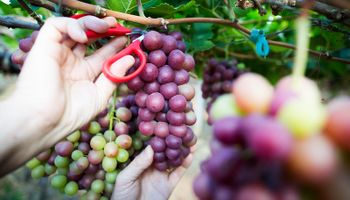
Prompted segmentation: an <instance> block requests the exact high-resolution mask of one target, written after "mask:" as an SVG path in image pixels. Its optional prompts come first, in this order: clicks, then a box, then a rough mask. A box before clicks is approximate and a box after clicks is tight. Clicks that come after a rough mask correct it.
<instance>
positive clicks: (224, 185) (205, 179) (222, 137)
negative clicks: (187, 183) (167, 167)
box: [193, 114, 300, 200]
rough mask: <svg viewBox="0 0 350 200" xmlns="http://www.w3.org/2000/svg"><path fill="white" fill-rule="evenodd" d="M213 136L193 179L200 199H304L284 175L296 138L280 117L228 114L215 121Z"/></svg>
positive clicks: (194, 187) (195, 190)
mask: <svg viewBox="0 0 350 200" xmlns="http://www.w3.org/2000/svg"><path fill="white" fill-rule="evenodd" d="M213 137H214V138H213V140H212V141H211V144H210V148H211V153H212V154H211V156H210V157H209V158H208V159H207V160H205V161H204V162H203V163H202V164H201V172H200V174H199V175H198V176H197V177H196V179H195V180H194V183H193V189H194V192H195V194H196V195H197V197H198V198H199V199H201V200H204V199H215V200H226V199H227V200H229V199H237V200H245V199H271V200H272V199H283V200H284V199H293V200H294V199H295V200H298V199H300V198H299V196H298V193H297V191H296V188H295V187H294V186H293V185H292V184H291V183H290V182H288V180H286V179H284V176H283V174H284V171H283V165H284V163H285V161H286V159H287V157H288V155H289V152H290V150H291V147H292V141H293V139H292V138H291V135H290V133H289V131H288V130H287V129H286V128H285V127H284V126H283V125H282V124H280V123H279V122H278V121H277V120H276V119H274V118H272V117H269V116H263V115H258V114H252V115H248V116H245V117H237V116H229V117H225V118H222V119H219V120H216V121H215V122H214V124H213ZM287 191H288V195H286V194H287V193H286V192H287Z"/></svg>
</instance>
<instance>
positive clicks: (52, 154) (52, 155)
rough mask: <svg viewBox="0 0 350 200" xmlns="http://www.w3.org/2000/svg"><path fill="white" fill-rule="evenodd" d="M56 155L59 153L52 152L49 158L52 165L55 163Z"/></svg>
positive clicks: (48, 161)
mask: <svg viewBox="0 0 350 200" xmlns="http://www.w3.org/2000/svg"><path fill="white" fill-rule="evenodd" d="M56 156H57V153H56V152H52V153H51V156H50V158H49V159H48V160H47V163H49V164H50V165H54V164H55V159H56Z"/></svg>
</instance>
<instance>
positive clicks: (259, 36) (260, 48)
mask: <svg viewBox="0 0 350 200" xmlns="http://www.w3.org/2000/svg"><path fill="white" fill-rule="evenodd" d="M250 39H251V40H252V41H253V42H254V43H255V50H256V54H258V56H260V57H266V56H267V55H269V52H270V47H269V43H268V42H267V40H266V36H265V33H264V31H263V30H259V29H253V30H252V31H251V33H250Z"/></svg>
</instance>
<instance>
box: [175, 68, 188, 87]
mask: <svg viewBox="0 0 350 200" xmlns="http://www.w3.org/2000/svg"><path fill="white" fill-rule="evenodd" d="M189 80H190V75H189V74H188V72H187V71H186V70H184V69H180V70H178V71H176V72H175V80H174V81H175V83H176V84H177V85H182V84H186V83H188V81H189Z"/></svg>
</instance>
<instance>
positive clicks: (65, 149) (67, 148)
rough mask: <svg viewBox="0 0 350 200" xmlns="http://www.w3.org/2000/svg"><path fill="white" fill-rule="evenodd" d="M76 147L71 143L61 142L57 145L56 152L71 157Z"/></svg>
mask: <svg viewBox="0 0 350 200" xmlns="http://www.w3.org/2000/svg"><path fill="white" fill-rule="evenodd" d="M73 149H74V147H73V144H72V143H71V142H70V141H61V142H59V143H57V144H56V145H55V151H56V152H57V154H58V155H60V156H70V154H71V153H72V151H73Z"/></svg>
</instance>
